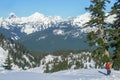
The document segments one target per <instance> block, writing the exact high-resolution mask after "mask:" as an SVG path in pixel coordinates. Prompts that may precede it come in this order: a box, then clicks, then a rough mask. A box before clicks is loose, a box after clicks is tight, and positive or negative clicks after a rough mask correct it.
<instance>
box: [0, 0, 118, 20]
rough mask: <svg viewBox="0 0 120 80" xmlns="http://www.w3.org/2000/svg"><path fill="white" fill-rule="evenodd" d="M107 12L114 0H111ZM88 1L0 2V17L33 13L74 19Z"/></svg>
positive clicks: (10, 0) (8, 0)
mask: <svg viewBox="0 0 120 80" xmlns="http://www.w3.org/2000/svg"><path fill="white" fill-rule="evenodd" d="M111 1H112V2H111V4H109V5H108V6H107V11H109V10H110V7H111V5H113V3H114V2H115V1H116V0H111ZM89 5H90V0H0V17H7V16H8V15H9V14H10V13H11V12H13V13H15V14H16V15H17V16H19V17H24V16H30V15H32V14H33V13H35V12H39V13H42V14H44V15H48V16H61V17H63V18H66V17H69V16H71V17H75V16H78V15H80V14H84V13H85V12H86V11H85V7H88V6H89Z"/></svg>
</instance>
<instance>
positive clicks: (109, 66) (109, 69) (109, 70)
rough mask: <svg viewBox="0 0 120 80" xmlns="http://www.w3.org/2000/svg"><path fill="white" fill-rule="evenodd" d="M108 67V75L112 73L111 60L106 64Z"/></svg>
mask: <svg viewBox="0 0 120 80" xmlns="http://www.w3.org/2000/svg"><path fill="white" fill-rule="evenodd" d="M105 67H106V70H107V75H110V74H111V68H112V65H111V63H110V61H108V62H107V63H106V65H105Z"/></svg>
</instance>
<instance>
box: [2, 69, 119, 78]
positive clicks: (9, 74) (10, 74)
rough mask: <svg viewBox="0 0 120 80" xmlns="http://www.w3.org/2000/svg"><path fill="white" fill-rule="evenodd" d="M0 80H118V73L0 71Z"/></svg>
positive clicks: (36, 70)
mask: <svg viewBox="0 0 120 80" xmlns="http://www.w3.org/2000/svg"><path fill="white" fill-rule="evenodd" d="M0 80H120V71H115V70H112V74H111V75H110V76H106V70H105V69H78V70H65V71H59V72H56V73H42V72H41V70H40V68H35V69H30V70H26V71H4V70H3V71H2V70H0Z"/></svg>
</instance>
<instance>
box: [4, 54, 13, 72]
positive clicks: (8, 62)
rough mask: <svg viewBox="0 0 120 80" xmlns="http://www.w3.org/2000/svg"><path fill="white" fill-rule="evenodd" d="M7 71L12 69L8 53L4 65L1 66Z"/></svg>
mask: <svg viewBox="0 0 120 80" xmlns="http://www.w3.org/2000/svg"><path fill="white" fill-rule="evenodd" d="M3 67H4V68H5V69H7V70H11V69H12V60H11V59H10V54H9V53H8V56H7V59H6V61H5V65H4V66H3Z"/></svg>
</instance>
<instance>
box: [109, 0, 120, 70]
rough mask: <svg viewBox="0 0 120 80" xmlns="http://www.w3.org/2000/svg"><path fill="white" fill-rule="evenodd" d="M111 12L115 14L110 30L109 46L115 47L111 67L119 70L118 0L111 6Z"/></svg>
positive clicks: (119, 8)
mask: <svg viewBox="0 0 120 80" xmlns="http://www.w3.org/2000/svg"><path fill="white" fill-rule="evenodd" d="M111 14H112V15H113V14H115V15H116V17H115V19H116V20H115V21H114V23H113V25H112V31H111V37H110V40H111V46H112V47H114V48H115V51H114V57H113V60H114V61H113V68H114V69H117V70H120V0H116V2H115V3H114V6H113V7H112V11H111Z"/></svg>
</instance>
